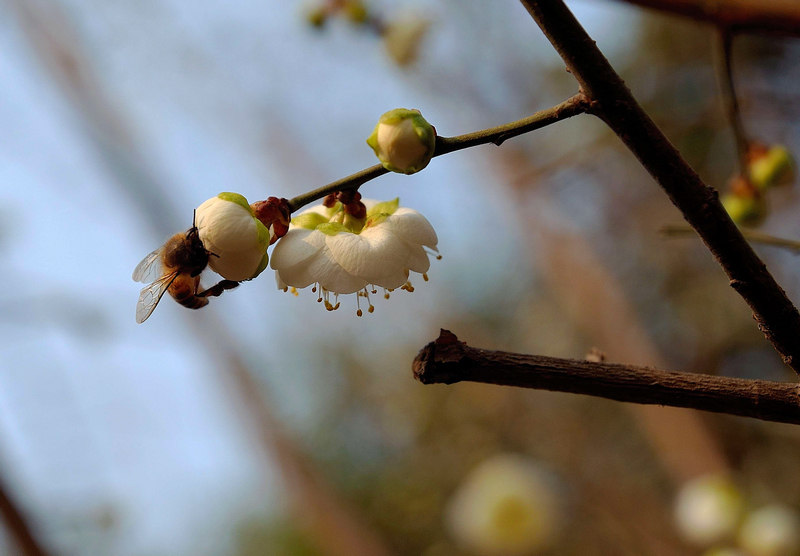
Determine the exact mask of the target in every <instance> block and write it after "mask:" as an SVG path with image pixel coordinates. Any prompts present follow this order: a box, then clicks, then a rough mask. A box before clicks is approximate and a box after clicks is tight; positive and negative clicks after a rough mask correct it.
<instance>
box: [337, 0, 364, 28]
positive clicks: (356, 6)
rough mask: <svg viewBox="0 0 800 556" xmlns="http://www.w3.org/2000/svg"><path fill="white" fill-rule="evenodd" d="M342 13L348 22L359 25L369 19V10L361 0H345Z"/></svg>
mask: <svg viewBox="0 0 800 556" xmlns="http://www.w3.org/2000/svg"><path fill="white" fill-rule="evenodd" d="M342 13H343V14H344V17H345V18H347V20H348V21H349V22H350V23H354V24H356V25H361V24H362V23H365V22H366V21H367V20H368V19H369V12H368V11H367V7H366V6H365V5H364V2H362V1H361V0H345V2H344V5H343V6H342Z"/></svg>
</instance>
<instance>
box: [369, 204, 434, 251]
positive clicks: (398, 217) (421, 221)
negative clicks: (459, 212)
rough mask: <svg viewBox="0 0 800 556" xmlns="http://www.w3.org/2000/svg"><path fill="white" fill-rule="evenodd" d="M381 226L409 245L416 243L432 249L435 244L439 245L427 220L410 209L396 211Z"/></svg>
mask: <svg viewBox="0 0 800 556" xmlns="http://www.w3.org/2000/svg"><path fill="white" fill-rule="evenodd" d="M382 225H386V226H389V228H390V229H391V230H392V231H393V232H394V233H395V234H397V235H398V236H400V237H402V238H403V239H404V240H406V241H408V242H411V243H418V244H420V245H425V246H426V247H430V248H432V249H434V248H436V244H438V243H439V238H438V237H437V236H436V231H435V230H434V229H433V226H431V223H430V222H428V219H427V218H425V217H424V216H422V215H421V214H420V213H418V212H417V211H415V210H413V209H410V208H404V207H401V208H399V209H397V212H395V213H394V214H393V215H391V216H390V217H389V218H387V219H386V220H385V221H384V222H382Z"/></svg>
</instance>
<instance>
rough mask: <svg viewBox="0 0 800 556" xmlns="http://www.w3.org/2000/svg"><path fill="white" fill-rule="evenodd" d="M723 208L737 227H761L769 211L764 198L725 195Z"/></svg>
mask: <svg viewBox="0 0 800 556" xmlns="http://www.w3.org/2000/svg"><path fill="white" fill-rule="evenodd" d="M722 206H723V207H725V210H726V211H728V214H729V215H730V217H731V220H733V221H734V222H735V223H736V224H737V225H739V226H746V227H750V228H752V227H756V226H759V225H760V224H761V223H762V222H764V220H765V219H766V217H767V214H768V213H769V210H768V208H767V203H766V201H765V200H764V198H763V197H762V196H760V195H759V196H749V197H742V196H738V195H733V194H730V193H729V194H727V195H723V197H722Z"/></svg>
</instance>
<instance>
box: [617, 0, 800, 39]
mask: <svg viewBox="0 0 800 556" xmlns="http://www.w3.org/2000/svg"><path fill="white" fill-rule="evenodd" d="M623 1H624V2H627V3H629V4H633V5H635V6H640V7H642V8H649V9H653V10H657V11H660V12H665V13H670V14H675V15H679V16H683V17H688V18H691V19H694V20H697V21H703V22H707V23H711V24H713V25H716V26H718V27H720V28H729V29H732V30H736V31H744V32H751V33H772V34H782V35H792V36H800V5H798V4H797V2H795V1H794V0H769V1H768V2H764V1H762V0H714V1H711V2H710V1H708V0H623Z"/></svg>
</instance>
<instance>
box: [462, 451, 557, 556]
mask: <svg viewBox="0 0 800 556" xmlns="http://www.w3.org/2000/svg"><path fill="white" fill-rule="evenodd" d="M562 498H563V489H562V488H561V487H560V486H559V485H558V482H557V480H556V478H555V477H554V476H553V475H552V474H551V473H550V472H548V471H547V470H545V469H544V468H543V467H541V466H540V465H539V464H537V463H536V462H534V461H531V460H529V459H526V458H524V457H522V456H519V455H514V454H502V455H497V456H494V457H492V458H490V459H488V460H486V461H484V462H483V463H481V464H480V465H478V467H476V468H475V469H474V470H473V471H472V472H471V473H470V474H469V475H468V476H467V478H466V479H465V480H464V482H463V484H462V485H461V487H460V488H459V489H458V490H457V491H456V493H455V494H454V496H453V498H452V500H451V501H450V504H449V507H448V511H447V519H448V525H449V527H450V530H451V532H452V534H453V537H454V538H455V539H456V540H457V541H458V542H459V543H460V544H462V545H463V546H464V547H465V548H467V549H469V550H472V551H473V552H475V553H476V554H481V555H485V556H492V555H497V556H500V555H503V556H515V555H524V554H532V553H534V552H538V551H542V550H545V549H547V548H548V547H551V546H553V544H554V543H555V541H556V539H557V538H558V536H559V533H560V531H561V530H563V528H564V521H565V516H564V514H565V512H564V502H563V500H562Z"/></svg>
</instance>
